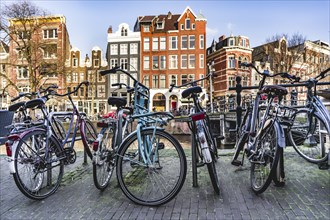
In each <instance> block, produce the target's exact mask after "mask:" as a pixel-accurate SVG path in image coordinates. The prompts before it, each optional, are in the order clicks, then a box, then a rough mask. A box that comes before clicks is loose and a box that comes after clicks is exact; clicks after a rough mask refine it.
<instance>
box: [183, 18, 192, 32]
mask: <svg viewBox="0 0 330 220" xmlns="http://www.w3.org/2000/svg"><path fill="white" fill-rule="evenodd" d="M188 22H189V27H188ZM184 24H185V29H186V30H190V29H191V20H190V18H186V20H185V21H184Z"/></svg>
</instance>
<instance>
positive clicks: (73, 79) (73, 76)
mask: <svg viewBox="0 0 330 220" xmlns="http://www.w3.org/2000/svg"><path fill="white" fill-rule="evenodd" d="M72 82H74V83H77V82H78V73H72Z"/></svg>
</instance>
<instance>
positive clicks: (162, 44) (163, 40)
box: [159, 37, 166, 50]
mask: <svg viewBox="0 0 330 220" xmlns="http://www.w3.org/2000/svg"><path fill="white" fill-rule="evenodd" d="M159 49H160V50H166V37H160V48H159Z"/></svg>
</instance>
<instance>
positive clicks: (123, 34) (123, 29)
mask: <svg viewBox="0 0 330 220" xmlns="http://www.w3.org/2000/svg"><path fill="white" fill-rule="evenodd" d="M121 36H127V28H124V27H122V28H121Z"/></svg>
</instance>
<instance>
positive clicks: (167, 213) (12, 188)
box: [0, 146, 330, 220]
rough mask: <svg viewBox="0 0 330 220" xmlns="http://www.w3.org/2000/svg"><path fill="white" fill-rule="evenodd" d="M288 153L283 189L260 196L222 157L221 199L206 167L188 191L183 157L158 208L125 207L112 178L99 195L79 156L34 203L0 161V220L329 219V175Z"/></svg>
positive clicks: (219, 166) (244, 173)
mask: <svg viewBox="0 0 330 220" xmlns="http://www.w3.org/2000/svg"><path fill="white" fill-rule="evenodd" d="M1 147H2V146H1ZM289 151H290V150H286V153H285V165H286V166H285V169H286V176H287V181H286V185H285V187H283V188H277V187H275V186H273V185H271V186H270V187H269V188H268V189H267V190H266V191H265V192H264V193H263V194H262V195H255V194H254V193H253V192H252V190H251V189H250V185H249V170H248V163H246V165H245V167H243V169H239V170H238V169H237V168H236V167H234V166H232V165H230V160H231V156H229V155H228V154H227V153H228V152H227V151H226V152H225V151H221V153H222V154H223V156H221V159H220V161H219V162H218V163H217V169H218V173H219V176H220V182H221V193H220V195H215V194H214V193H213V189H212V186H211V183H210V180H209V177H208V173H207V169H206V167H202V168H199V170H198V178H199V179H198V183H199V187H197V188H193V187H192V175H191V158H190V156H189V155H188V154H189V153H188V154H187V155H188V166H189V169H190V170H189V171H188V175H187V179H186V182H185V185H184V187H183V188H182V190H181V192H180V193H179V194H178V196H177V197H176V198H175V199H174V200H172V201H171V202H169V203H167V204H165V205H163V206H161V207H157V208H155V207H144V206H139V205H136V204H134V203H132V202H131V201H129V200H128V199H127V198H126V197H125V196H124V195H123V194H122V192H121V190H120V189H119V187H118V186H117V184H116V180H115V178H113V179H112V180H111V185H110V187H108V189H106V190H105V191H104V192H99V191H98V190H97V189H96V188H95V187H94V185H93V179H92V167H91V163H90V162H89V164H88V165H83V164H82V154H79V158H78V160H77V162H76V163H75V164H74V165H69V166H66V167H65V177H64V180H63V181H62V184H61V186H60V188H59V190H58V191H57V192H56V193H55V194H54V195H52V196H51V197H49V198H47V199H45V200H43V201H33V200H30V199H28V198H26V197H25V196H24V195H23V194H22V193H21V192H20V191H19V190H18V188H17V187H16V185H15V183H14V180H13V178H12V176H10V175H9V172H8V169H7V162H6V161H5V160H4V157H3V156H0V219H1V220H5V219H329V217H330V172H329V170H319V169H318V167H317V166H316V165H313V164H310V163H308V162H306V161H304V160H303V159H302V158H300V157H299V156H298V155H297V154H296V153H294V152H292V151H291V152H289ZM113 177H115V176H113Z"/></svg>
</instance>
